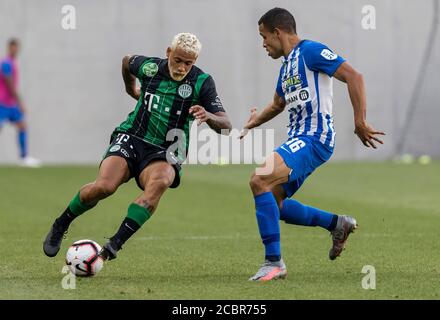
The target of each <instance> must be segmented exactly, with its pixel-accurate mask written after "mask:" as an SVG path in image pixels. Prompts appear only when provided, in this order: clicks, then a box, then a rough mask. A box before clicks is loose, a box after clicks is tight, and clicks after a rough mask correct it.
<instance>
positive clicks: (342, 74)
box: [333, 62, 385, 149]
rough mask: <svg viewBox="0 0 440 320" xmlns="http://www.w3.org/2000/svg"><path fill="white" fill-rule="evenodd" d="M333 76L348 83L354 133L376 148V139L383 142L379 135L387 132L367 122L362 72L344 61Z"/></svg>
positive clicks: (363, 141) (367, 145) (366, 143)
mask: <svg viewBox="0 0 440 320" xmlns="http://www.w3.org/2000/svg"><path fill="white" fill-rule="evenodd" d="M333 76H334V77H335V78H336V79H338V80H340V81H342V82H345V83H346V84H347V87H348V93H349V95H350V100H351V104H352V105H353V111H354V127H355V129H354V133H355V134H356V135H357V136H358V137H359V139H360V140H361V141H362V143H363V144H364V145H365V146H366V147H370V146H371V147H373V148H374V149H376V144H375V143H374V141H376V142H378V143H380V144H383V141H382V140H380V139H379V138H378V137H377V136H378V135H385V133H384V132H382V131H377V130H375V129H373V128H372V127H371V126H370V125H369V124H368V123H367V98H366V94H365V84H364V78H363V76H362V74H360V73H359V72H357V71H356V70H355V69H353V67H352V66H350V65H349V64H348V63H347V62H344V63H342V64H341V65H340V66H339V68H338V69H337V70H336V72H335V73H334V75H333Z"/></svg>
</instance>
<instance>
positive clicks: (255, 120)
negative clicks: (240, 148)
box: [240, 92, 286, 139]
mask: <svg viewBox="0 0 440 320" xmlns="http://www.w3.org/2000/svg"><path fill="white" fill-rule="evenodd" d="M285 107H286V103H285V101H284V99H283V98H281V97H280V96H279V95H278V94H277V93H276V92H275V94H274V97H273V101H272V102H271V103H269V104H268V105H267V106H266V108H264V109H263V110H262V111H261V112H260V113H258V112H257V108H252V109H251V117H250V118H249V120H248V121H247V123H246V125H245V126H244V127H243V130H241V133H240V139H242V138H243V137H244V136H245V135H246V134H247V133H248V132H249V130H251V129H253V128H255V127H258V126H260V125H262V124H263V123H265V122H267V121H269V120H271V119H273V118H274V117H275V116H277V115H278V114H280V113H281V112H283V110H284V108H285Z"/></svg>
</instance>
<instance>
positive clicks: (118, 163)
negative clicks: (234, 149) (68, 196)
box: [43, 33, 231, 260]
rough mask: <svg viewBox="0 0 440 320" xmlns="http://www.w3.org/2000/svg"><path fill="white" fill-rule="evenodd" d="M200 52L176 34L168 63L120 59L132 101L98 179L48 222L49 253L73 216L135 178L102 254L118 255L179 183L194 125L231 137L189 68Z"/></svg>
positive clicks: (189, 38) (216, 103) (216, 102)
mask: <svg viewBox="0 0 440 320" xmlns="http://www.w3.org/2000/svg"><path fill="white" fill-rule="evenodd" d="M201 48H202V46H201V43H200V41H199V40H198V39H197V37H196V36H195V35H193V34H190V33H179V34H177V35H176V36H175V37H174V39H173V40H172V43H171V45H170V47H168V48H167V50H166V56H167V58H166V59H161V58H154V57H145V56H140V55H132V56H125V57H124V58H123V59H122V77H123V79H124V83H125V90H126V92H127V94H129V95H130V96H131V97H133V98H134V99H135V100H136V101H137V104H136V106H135V109H134V110H133V112H131V113H130V114H129V115H128V117H127V119H126V120H125V121H123V122H122V123H121V124H120V125H119V126H118V127H117V128H116V129H115V130H114V131H113V133H112V135H111V139H110V145H109V146H108V148H107V151H106V153H105V155H104V158H103V160H102V162H101V165H100V169H99V173H98V177H97V179H96V180H95V181H94V182H92V183H89V184H86V185H84V186H83V187H82V188H81V189H80V191H79V192H78V193H77V194H76V196H75V197H74V198H73V199H72V201H71V202H70V204H69V205H68V206H67V208H66V210H65V211H64V212H63V213H62V214H61V215H60V216H59V217H58V218H57V219H56V220H55V222H54V223H53V225H52V227H51V229H50V231H49V233H48V235H47V237H46V240H45V241H44V244H43V250H44V252H45V254H46V255H47V256H49V257H54V256H55V255H56V254H57V253H58V251H59V249H60V246H61V241H62V239H63V235H64V233H66V232H67V230H68V227H69V225H70V223H71V222H72V221H73V220H74V219H76V218H77V217H78V216H80V215H81V214H83V213H84V212H86V211H87V210H89V209H91V208H93V207H94V206H96V205H97V204H98V202H99V201H100V200H103V199H105V198H107V197H108V196H110V195H112V194H113V193H115V191H116V190H117V189H118V187H119V186H120V185H121V184H123V183H125V182H127V181H129V180H130V179H131V178H135V180H136V182H137V185H138V186H139V188H140V189H142V193H141V194H140V195H139V196H138V197H137V198H136V199H135V200H134V201H133V202H132V203H131V204H130V205H129V207H128V212H127V216H126V218H125V219H124V220H123V221H122V223H121V225H120V227H119V230H118V231H117V232H116V233H115V234H114V235H113V236H112V237H111V238H110V239H109V241H108V242H107V243H106V244H105V245H104V246H103V249H102V251H101V253H100V255H101V257H102V258H103V259H105V260H107V259H109V260H111V259H114V258H116V254H117V251H118V250H120V249H121V247H122V245H123V244H124V243H125V242H126V241H127V240H128V239H129V238H130V237H131V236H132V235H133V234H134V233H135V232H136V231H137V230H138V229H139V228H140V227H141V226H142V225H143V224H144V223H145V222H146V221H147V220H148V219H150V217H151V216H152V215H153V213H154V212H155V210H156V208H157V206H158V204H159V200H160V198H161V197H162V195H163V194H164V192H165V191H166V190H167V189H168V188H176V187H177V186H178V185H179V183H180V175H181V163H182V162H183V161H184V160H185V157H186V152H187V151H188V143H189V132H190V128H191V124H192V121H193V120H197V122H198V124H201V123H203V122H206V123H207V124H208V126H209V127H210V128H211V129H213V130H215V131H216V132H217V133H227V132H229V130H230V129H231V124H230V121H229V119H228V116H227V114H226V113H225V110H224V109H223V106H222V103H221V100H220V98H219V97H218V95H217V90H216V87H215V83H214V80H213V78H212V77H211V76H210V75H209V74H207V73H205V72H203V71H202V70H201V69H199V68H198V67H196V66H195V65H194V63H195V62H196V60H197V58H198V56H199V54H200V50H201ZM136 78H137V79H138V80H139V81H140V84H141V85H140V87H137V85H136ZM176 146H178V147H177V148H176Z"/></svg>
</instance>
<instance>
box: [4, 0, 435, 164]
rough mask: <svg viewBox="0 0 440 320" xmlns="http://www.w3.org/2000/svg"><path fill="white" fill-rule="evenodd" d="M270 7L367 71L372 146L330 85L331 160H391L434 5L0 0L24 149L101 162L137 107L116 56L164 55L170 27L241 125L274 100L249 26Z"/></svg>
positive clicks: (424, 1) (13, 151)
mask: <svg viewBox="0 0 440 320" xmlns="http://www.w3.org/2000/svg"><path fill="white" fill-rule="evenodd" d="M66 4H71V5H73V6H75V8H76V15H77V21H76V23H77V29H76V30H73V31H66V30H63V29H62V27H61V20H62V18H63V15H62V13H61V8H62V7H63V5H66ZM364 5H374V6H375V8H376V14H377V16H376V23H377V29H376V30H364V29H363V28H362V25H361V19H362V13H361V10H362V7H363V6H364ZM274 6H280V7H284V8H287V9H289V10H291V12H292V13H293V14H294V16H295V18H296V20H297V26H298V33H299V35H300V37H302V38H307V39H313V40H317V41H321V42H323V43H325V44H327V45H328V46H329V47H330V48H332V49H333V50H334V51H335V52H336V53H338V54H340V55H342V56H343V57H345V58H346V59H347V60H348V61H349V62H350V63H351V64H352V65H353V66H354V67H355V68H356V69H357V70H359V71H360V72H362V73H363V74H364V77H365V81H366V86H367V101H368V120H369V122H370V123H371V124H372V125H373V126H374V127H376V128H377V129H380V130H384V131H386V133H387V136H386V138H385V142H386V144H385V145H384V146H383V147H381V148H380V150H375V151H373V150H372V149H367V148H365V147H363V145H362V144H361V143H360V141H358V140H357V138H356V137H355V136H354V134H353V115H352V107H351V104H350V100H349V97H348V93H347V89H346V87H345V86H344V85H343V84H342V83H338V81H335V88H334V114H335V126H336V130H337V142H336V151H335V155H334V158H333V159H336V160H337V159H350V160H356V159H378V160H379V159H386V158H389V157H391V156H392V155H393V154H394V149H395V143H396V141H397V137H398V134H399V129H400V126H401V124H402V122H403V119H404V113H405V112H406V109H407V108H408V103H409V99H410V95H411V93H412V88H413V86H414V81H415V78H416V74H417V71H418V69H419V68H420V65H421V63H423V61H421V59H422V55H423V50H424V48H425V45H426V41H427V35H428V31H429V28H430V23H431V11H432V1H431V0H420V1H410V0H368V1H367V0H355V1H353V0H326V1H321V0H309V1H287V0H280V1H272V0H270V1H267V0H239V1H237V0H235V1H233V0H179V1H177V0H162V1H153V0H125V1H123V0H106V1H104V0H101V1H98V0H90V1H80V0H68V1H67V0H66V1H57V0H39V1H32V0H0V52H1V53H2V54H3V52H5V44H6V41H7V39H8V38H9V37H10V36H16V37H19V38H20V39H21V42H22V53H21V56H20V58H19V64H20V67H21V84H20V91H21V93H22V96H23V98H24V101H25V102H26V105H27V107H28V110H29V113H28V122H29V131H30V151H31V154H32V155H34V156H35V157H38V158H40V159H42V160H43V161H44V162H46V163H65V162H68V163H93V162H96V161H99V159H100V157H101V155H102V153H103V152H104V150H105V148H106V145H107V143H108V139H109V135H110V133H111V132H112V130H113V128H114V127H115V126H117V125H118V124H119V123H120V122H121V121H123V120H124V119H125V117H126V116H127V114H128V112H130V111H131V110H132V109H133V107H134V105H135V102H134V101H133V100H132V99H131V98H129V97H128V96H127V95H126V94H125V92H124V88H123V82H122V78H121V75H120V63H121V58H122V57H123V55H125V54H128V53H133V54H134V53H137V54H144V55H148V56H164V53H165V49H166V47H167V46H168V44H169V43H170V41H171V39H172V37H173V36H174V34H176V33H178V32H185V31H188V32H193V33H195V34H197V35H198V36H199V38H200V40H201V41H202V44H203V50H202V53H201V56H200V58H199V60H198V63H197V64H198V66H199V67H201V68H202V69H204V70H205V71H206V72H208V73H210V74H211V75H212V76H213V77H214V79H215V81H216V84H217V89H218V92H219V94H220V96H221V98H222V100H223V103H224V106H225V108H226V110H227V112H228V113H229V115H230V117H231V120H232V124H233V126H234V127H235V128H241V127H242V125H243V123H244V122H245V121H246V120H247V118H248V112H249V111H248V110H249V107H251V106H258V107H263V106H265V105H266V103H267V102H269V101H270V99H271V98H272V96H273V92H274V88H275V81H276V77H277V73H278V70H279V66H280V62H279V61H274V60H272V59H270V58H269V57H267V56H266V53H265V50H264V49H263V48H262V40H261V38H260V36H259V35H258V29H257V21H258V19H259V18H260V16H261V15H262V14H263V13H264V12H266V11H267V10H268V9H270V8H272V7H274ZM435 54H437V55H438V53H434V55H435ZM432 74H433V79H430V82H431V83H435V84H436V85H435V86H433V89H432V90H433V92H434V91H435V89H436V88H437V89H439V87H438V81H437V79H436V78H434V75H435V73H432ZM286 125H287V115H286V114H282V115H280V116H278V118H276V119H274V120H273V121H271V122H270V123H268V124H267V125H266V126H265V127H266V128H274V129H276V135H275V137H276V139H275V140H276V143H279V142H281V141H283V139H284V138H285V132H286V131H285V128H286ZM432 130H438V129H436V128H432ZM430 148H432V146H429V145H427V146H426V150H429V149H430ZM17 158H18V148H17V145H16V142H15V130H14V128H13V127H11V126H10V125H8V126H6V127H5V128H3V130H2V131H1V133H0V162H14V161H16V159H17Z"/></svg>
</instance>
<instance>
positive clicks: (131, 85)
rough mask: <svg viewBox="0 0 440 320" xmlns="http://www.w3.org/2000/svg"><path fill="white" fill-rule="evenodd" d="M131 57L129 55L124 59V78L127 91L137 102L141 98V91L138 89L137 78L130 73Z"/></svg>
mask: <svg viewBox="0 0 440 320" xmlns="http://www.w3.org/2000/svg"><path fill="white" fill-rule="evenodd" d="M130 57H131V56H129V55H127V56H125V57H124V58H122V78H123V79H124V84H125V91H126V92H127V93H128V95H129V96H130V97H132V98H133V99H135V100H136V101H137V100H139V97H140V96H141V90H140V88H137V87H136V77H135V76H134V75H132V74H131V73H130V69H129V61H130Z"/></svg>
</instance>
